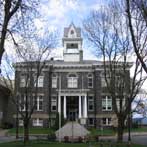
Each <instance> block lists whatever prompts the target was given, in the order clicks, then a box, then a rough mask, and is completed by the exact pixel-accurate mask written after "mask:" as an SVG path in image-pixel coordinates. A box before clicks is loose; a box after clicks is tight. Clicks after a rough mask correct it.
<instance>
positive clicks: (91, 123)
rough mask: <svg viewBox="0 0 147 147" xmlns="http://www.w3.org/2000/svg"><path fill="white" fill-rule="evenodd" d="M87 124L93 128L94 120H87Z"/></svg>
mask: <svg viewBox="0 0 147 147" xmlns="http://www.w3.org/2000/svg"><path fill="white" fill-rule="evenodd" d="M88 123H89V125H90V126H94V118H89V119H88Z"/></svg>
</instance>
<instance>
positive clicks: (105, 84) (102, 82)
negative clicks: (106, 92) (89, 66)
mask: <svg viewBox="0 0 147 147" xmlns="http://www.w3.org/2000/svg"><path fill="white" fill-rule="evenodd" d="M101 86H102V87H107V83H106V80H105V77H101Z"/></svg>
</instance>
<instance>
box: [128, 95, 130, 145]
mask: <svg viewBox="0 0 147 147" xmlns="http://www.w3.org/2000/svg"><path fill="white" fill-rule="evenodd" d="M128 107H129V108H128V142H129V144H130V143H131V118H130V117H131V116H130V115H131V105H130V100H129V98H128Z"/></svg>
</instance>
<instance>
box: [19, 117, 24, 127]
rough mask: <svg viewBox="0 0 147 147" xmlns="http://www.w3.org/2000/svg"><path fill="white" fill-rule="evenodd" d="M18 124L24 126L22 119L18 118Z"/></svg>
mask: <svg viewBox="0 0 147 147" xmlns="http://www.w3.org/2000/svg"><path fill="white" fill-rule="evenodd" d="M19 126H20V127H22V126H24V122H23V119H19Z"/></svg>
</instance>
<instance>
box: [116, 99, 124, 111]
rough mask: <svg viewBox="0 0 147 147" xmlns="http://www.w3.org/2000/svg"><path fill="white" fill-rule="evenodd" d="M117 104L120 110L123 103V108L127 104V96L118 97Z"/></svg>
mask: <svg viewBox="0 0 147 147" xmlns="http://www.w3.org/2000/svg"><path fill="white" fill-rule="evenodd" d="M116 105H117V109H118V110H120V106H121V105H122V108H123V107H124V106H125V97H124V98H122V99H121V98H117V99H116Z"/></svg>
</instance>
